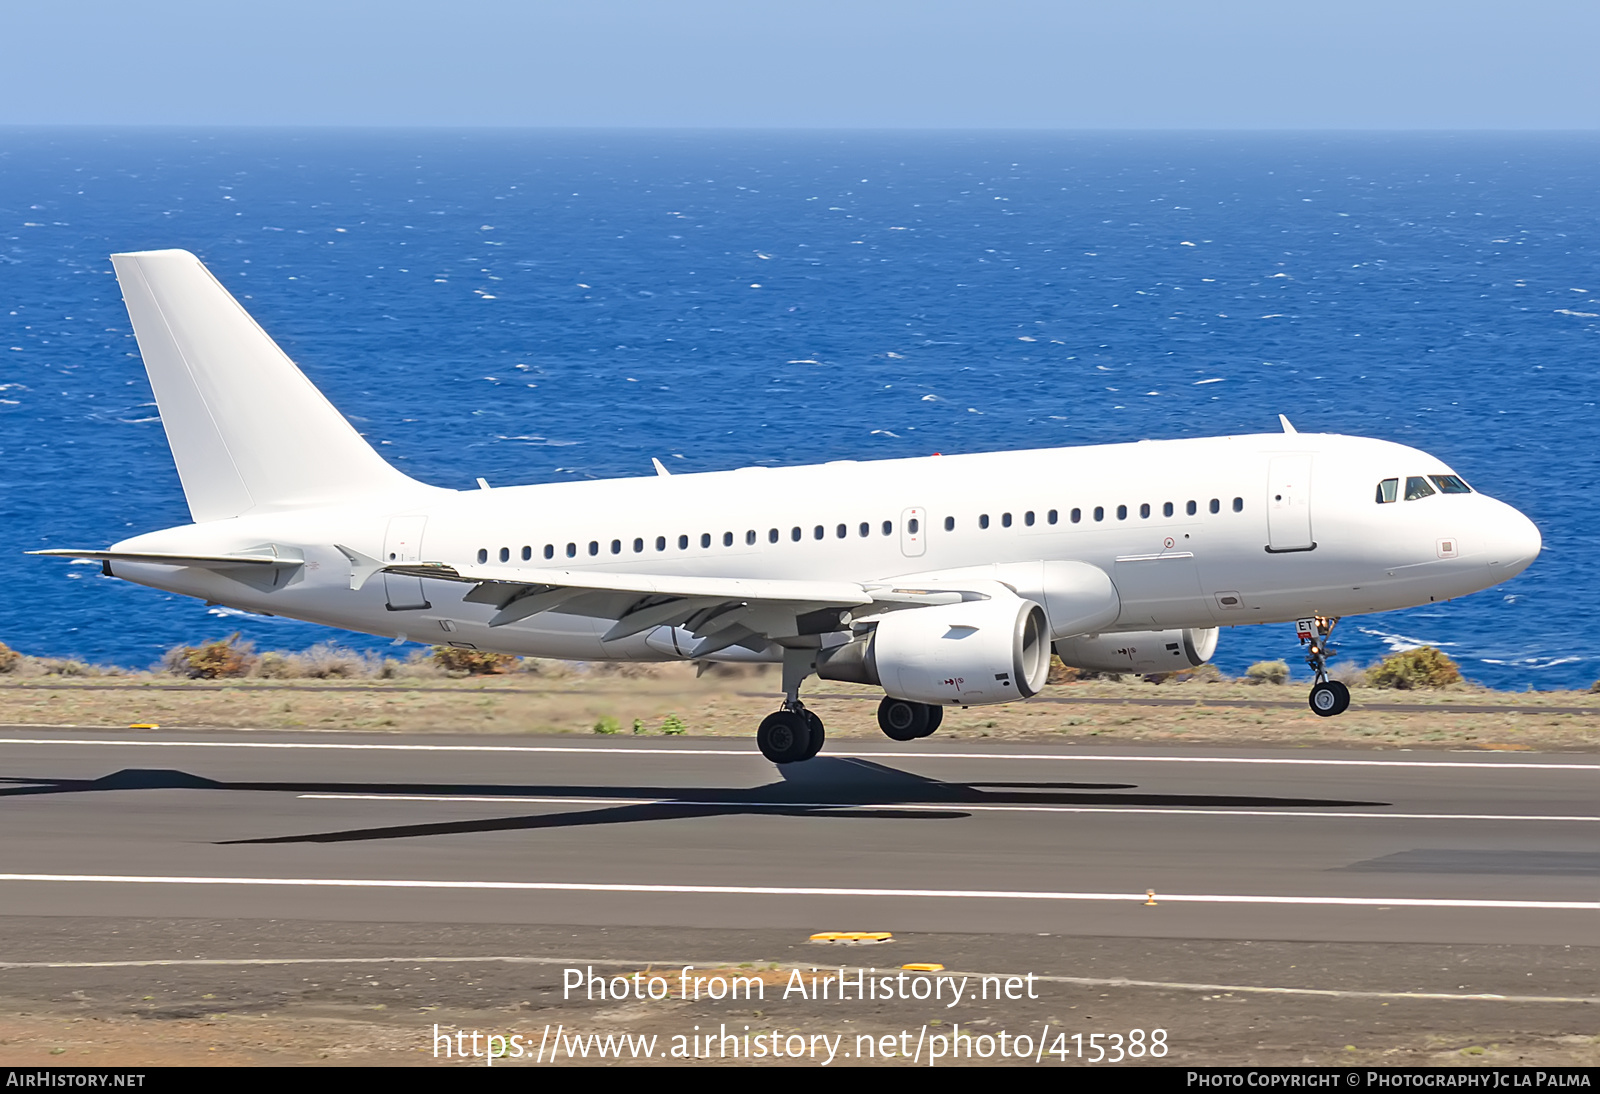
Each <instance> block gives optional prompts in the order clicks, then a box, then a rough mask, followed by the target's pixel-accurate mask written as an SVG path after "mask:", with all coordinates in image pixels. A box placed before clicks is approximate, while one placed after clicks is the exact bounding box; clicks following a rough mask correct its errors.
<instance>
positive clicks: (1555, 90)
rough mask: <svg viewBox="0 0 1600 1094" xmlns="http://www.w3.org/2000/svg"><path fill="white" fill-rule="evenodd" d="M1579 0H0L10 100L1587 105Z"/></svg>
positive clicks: (592, 106)
mask: <svg viewBox="0 0 1600 1094" xmlns="http://www.w3.org/2000/svg"><path fill="white" fill-rule="evenodd" d="M1597 32H1600V3H1595V2H1593V0H1518V2H1516V3H1510V2H1501V3H1482V2H1477V0H1455V2H1448V3H1447V2H1442V0H1384V2H1372V0H1339V2H1337V3H1335V2H1333V0H1323V2H1321V3H1315V4H1313V3H1305V2H1297V0H1271V2H1260V0H1213V2H1204V0H1187V2H1178V0H1101V2H1098V3H1080V2H1076V0H1062V2H1057V3H1045V2H1040V0H982V2H976V0H969V2H949V0H925V2H921V3H912V2H907V0H794V2H791V0H771V2H756V0H746V2H736V0H678V2H674V0H660V2H655V3H645V2H640V0H566V2H560V3H549V2H545V0H521V2H511V0H474V2H471V3H465V4H463V3H459V2H458V3H441V2H420V0H388V2H383V3H376V2H349V0H319V2H305V0H272V2H270V3H267V2H263V0H256V2H253V3H240V2H229V0H206V2H190V0H49V2H46V0H29V2H18V0H0V124H27V125H37V124H44V125H58V124H89V125H103V124H112V125H335V126H574V127H596V126H602V127H755V128H774V127H780V128H781V127H806V128H1068V129H1593V128H1596V127H1597V125H1600V63H1597V62H1596V61H1595V58H1594V52H1595V45H1596V43H1597V42H1600V34H1597Z"/></svg>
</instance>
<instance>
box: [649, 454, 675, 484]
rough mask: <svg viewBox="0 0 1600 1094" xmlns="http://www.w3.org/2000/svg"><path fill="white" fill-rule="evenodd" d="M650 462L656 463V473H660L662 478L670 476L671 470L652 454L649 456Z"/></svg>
mask: <svg viewBox="0 0 1600 1094" xmlns="http://www.w3.org/2000/svg"><path fill="white" fill-rule="evenodd" d="M650 462H651V463H653V464H655V465H656V474H657V475H660V476H661V477H662V478H664V479H665V478H670V477H671V476H672V472H671V471H668V470H667V465H666V464H664V463H662V462H661V461H660V460H658V459H656V458H655V457H654V456H651V457H650Z"/></svg>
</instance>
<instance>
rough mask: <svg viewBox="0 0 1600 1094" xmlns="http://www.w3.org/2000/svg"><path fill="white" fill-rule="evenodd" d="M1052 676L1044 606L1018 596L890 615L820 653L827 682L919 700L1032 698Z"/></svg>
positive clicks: (821, 671) (979, 701)
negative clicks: (867, 686)
mask: <svg viewBox="0 0 1600 1094" xmlns="http://www.w3.org/2000/svg"><path fill="white" fill-rule="evenodd" d="M1049 673H1050V625H1049V622H1048V621H1047V620H1046V618H1045V614H1044V609H1043V608H1041V607H1040V606H1039V605H1038V604H1036V603H1034V602H1033V601H1031V600H1023V599H1022V598H1021V597H1016V596H997V597H992V598H990V599H987V600H969V601H965V602H963V603H960V604H940V605H930V606H929V607H925V608H906V609H902V610H900V611H895V612H889V613H888V614H887V615H884V616H882V617H881V618H880V619H879V620H878V622H877V625H876V626H875V627H874V628H873V630H872V632H871V633H870V634H867V635H864V636H862V637H860V638H856V639H855V640H853V641H851V642H847V643H845V644H844V645H842V646H834V647H833V648H832V649H826V650H823V651H822V652H821V653H820V654H819V655H818V657H817V675H818V676H820V677H822V678H823V679H824V680H849V681H852V682H854V683H858V684H876V685H878V686H879V687H881V688H883V690H884V691H886V692H888V693H889V694H890V695H892V696H893V697H895V698H896V699H910V700H913V701H915V702H919V703H960V704H962V705H970V706H977V705H980V704H984V703H1006V702H1010V701H1011V700H1013V699H1026V698H1027V697H1028V696H1030V695H1036V694H1038V691H1039V689H1040V688H1042V687H1043V686H1044V682H1045V677H1046V676H1048V675H1049Z"/></svg>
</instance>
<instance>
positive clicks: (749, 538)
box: [744, 528, 756, 547]
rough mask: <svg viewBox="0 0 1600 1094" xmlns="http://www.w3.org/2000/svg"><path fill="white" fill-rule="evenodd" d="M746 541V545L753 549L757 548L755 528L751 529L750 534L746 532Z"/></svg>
mask: <svg viewBox="0 0 1600 1094" xmlns="http://www.w3.org/2000/svg"><path fill="white" fill-rule="evenodd" d="M744 541H745V542H746V543H748V544H750V546H752V547H754V546H755V543H756V530H755V529H754V528H752V529H750V530H749V531H748V532H746V533H745V534H744Z"/></svg>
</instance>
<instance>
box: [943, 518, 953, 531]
mask: <svg viewBox="0 0 1600 1094" xmlns="http://www.w3.org/2000/svg"><path fill="white" fill-rule="evenodd" d="M944 530H945V531H946V532H954V531H955V530H956V518H955V517H945V518H944Z"/></svg>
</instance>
